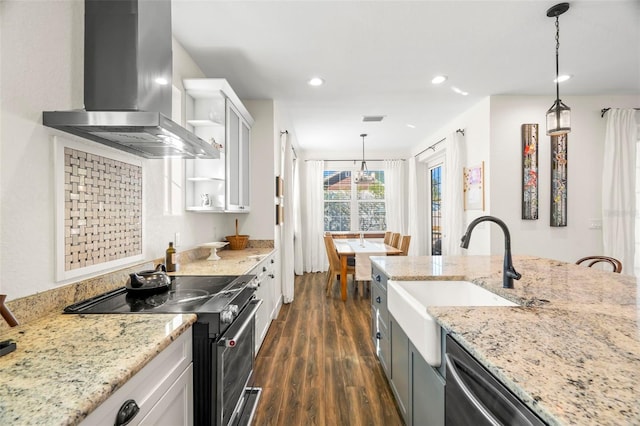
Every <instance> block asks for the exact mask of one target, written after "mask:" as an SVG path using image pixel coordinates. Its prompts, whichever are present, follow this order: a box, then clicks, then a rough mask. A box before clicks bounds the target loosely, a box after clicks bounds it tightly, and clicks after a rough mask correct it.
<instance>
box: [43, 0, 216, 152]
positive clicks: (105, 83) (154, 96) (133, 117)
mask: <svg viewBox="0 0 640 426" xmlns="http://www.w3.org/2000/svg"><path fill="white" fill-rule="evenodd" d="M171 42H172V40H171V0H85V36H84V106H85V110H74V111H45V112H43V113H42V122H43V124H44V125H45V126H49V127H53V128H56V129H59V130H62V131H65V132H67V133H71V134H74V135H77V136H81V137H84V138H87V139H91V140H93V141H95V142H99V143H102V144H105V145H109V146H111V147H114V148H117V149H120V150H123V151H127V152H129V153H131V154H135V155H139V156H141V157H145V158H165V157H180V158H219V157H220V153H219V151H218V150H217V149H215V148H214V147H213V146H212V145H211V144H209V143H207V142H205V141H204V140H202V139H201V138H199V137H198V136H196V135H195V134H193V133H192V132H190V131H188V130H187V129H185V128H183V127H181V126H180V125H178V124H177V123H175V122H173V121H171V120H170V119H169V118H168V117H171V95H172V86H171V81H172V66H173V65H172V52H171Z"/></svg>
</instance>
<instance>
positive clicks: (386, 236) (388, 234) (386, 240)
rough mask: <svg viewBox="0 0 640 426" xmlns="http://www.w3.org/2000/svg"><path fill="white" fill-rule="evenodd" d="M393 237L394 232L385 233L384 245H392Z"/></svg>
mask: <svg viewBox="0 0 640 426" xmlns="http://www.w3.org/2000/svg"><path fill="white" fill-rule="evenodd" d="M392 235H393V232H391V231H387V232H385V233H384V243H385V244H391V236H392Z"/></svg>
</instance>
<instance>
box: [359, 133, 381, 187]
mask: <svg viewBox="0 0 640 426" xmlns="http://www.w3.org/2000/svg"><path fill="white" fill-rule="evenodd" d="M360 137H361V138H362V163H361V164H360V170H358V171H357V172H356V177H355V182H356V183H370V182H373V181H374V180H376V175H375V173H373V172H371V173H369V170H368V169H367V162H366V161H364V138H365V137H367V134H366V133H363V134H361V135H360Z"/></svg>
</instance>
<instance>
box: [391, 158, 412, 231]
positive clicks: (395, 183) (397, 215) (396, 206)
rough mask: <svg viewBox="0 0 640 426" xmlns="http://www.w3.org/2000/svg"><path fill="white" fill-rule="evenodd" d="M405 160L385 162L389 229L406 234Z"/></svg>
mask: <svg viewBox="0 0 640 426" xmlns="http://www.w3.org/2000/svg"><path fill="white" fill-rule="evenodd" d="M404 170H405V167H404V161H403V160H385V162H384V200H385V210H386V220H387V230H388V231H393V232H400V233H401V234H403V235H404V234H406V230H407V226H406V223H405V222H406V219H405V217H406V216H405V210H404V208H405V205H406V199H405V187H406V185H405V176H404ZM412 238H413V237H412Z"/></svg>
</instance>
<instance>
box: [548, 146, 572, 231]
mask: <svg viewBox="0 0 640 426" xmlns="http://www.w3.org/2000/svg"><path fill="white" fill-rule="evenodd" d="M567 145H568V139H567V135H566V134H564V135H559V136H551V223H550V225H551V226H567V159H568V154H567V153H568V150H567Z"/></svg>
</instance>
